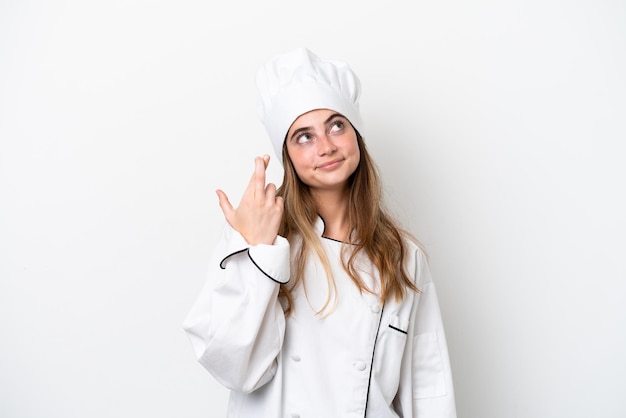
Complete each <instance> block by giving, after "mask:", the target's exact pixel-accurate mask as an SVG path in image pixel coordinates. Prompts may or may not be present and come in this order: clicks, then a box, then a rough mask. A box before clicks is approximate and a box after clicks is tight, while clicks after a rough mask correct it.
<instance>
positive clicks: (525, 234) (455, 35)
mask: <svg viewBox="0 0 626 418" xmlns="http://www.w3.org/2000/svg"><path fill="white" fill-rule="evenodd" d="M298 46H306V47H309V48H310V49H312V50H313V51H314V52H316V53H317V54H319V55H321V56H323V57H326V58H333V59H341V60H346V61H348V62H349V63H350V64H351V66H352V67H353V69H354V70H355V71H356V72H357V74H358V75H359V76H360V78H361V81H362V84H363V89H364V90H363V95H362V101H361V106H362V113H363V116H364V119H365V122H366V130H365V132H364V134H365V139H366V141H367V143H368V144H369V146H370V149H371V151H372V153H373V155H374V157H375V159H376V160H377V161H378V163H379V166H380V169H381V172H382V174H383V180H384V182H385V190H386V195H387V201H388V203H389V205H390V206H391V207H392V208H393V210H394V212H395V213H396V214H397V215H398V216H399V217H400V218H401V219H402V220H403V222H404V223H405V225H406V226H407V227H408V228H409V229H410V230H411V231H412V232H413V233H415V234H416V235H417V236H418V237H419V238H421V240H422V241H423V242H424V244H425V245H426V247H427V248H428V250H429V253H430V257H431V265H432V271H433V276H434V279H435V281H436V283H437V286H438V293H439V296H440V302H441V306H442V313H443V316H444V321H445V323H446V327H447V334H448V342H449V346H450V353H451V361H452V366H453V373H454V378H455V382H454V383H455V388H456V393H457V403H458V411H459V417H462V418H557V417H559V418H560V417H568V418H588V417H594V418H623V417H624V416H626V398H625V397H624V389H625V388H626V361H625V360H624V353H626V303H625V301H626V297H625V294H626V267H625V260H626V257H625V254H626V244H625V239H624V237H625V236H626V215H625V214H626V202H625V200H626V197H625V195H626V164H625V160H626V152H625V145H624V144H625V141H626V127H625V120H626V99H625V98H626V77H625V76H624V75H625V74H626V6H625V5H624V3H623V2H620V1H609V0H573V1H565V0H541V1H540V0H526V1H522V0H512V1H502V2H497V1H493V0H469V1H461V0H444V1H419V2H409V1H389V2H380V1H378V2H374V1H347V2H341V1H316V2H294V1H276V0H274V1H264V2H256V1H247V2H207V1H195V0H182V1H173V0H167V1H165V0H164V1H147V0H146V1H141V0H125V1H79V0H67V1H61V0H54V1H42V0H39V1H37V0H20V1H17V0H3V1H1V2H0V338H1V340H0V416H2V417H7V418H35V417H37V418H39V417H41V418H44V417H45V418H57V417H58V418H84V417H89V418H104V417H115V418H126V417H129V418H130V417H133V418H135V417H151V418H174V417H176V418H179V417H185V418H206V417H223V416H224V414H225V409H226V399H227V393H226V391H225V390H224V389H223V388H221V387H220V386H219V385H218V384H217V383H216V382H215V380H214V379H213V378H212V377H211V376H210V375H209V374H208V373H207V372H206V371H205V370H204V369H202V367H201V366H200V365H199V364H198V363H196V360H195V358H194V355H193V352H192V350H191V346H190V344H189V342H188V341H187V338H186V336H185V335H184V333H183V331H182V328H181V322H182V320H183V318H184V316H185V315H186V313H187V310H188V309H189V307H190V306H191V303H192V302H193V300H194V298H195V296H196V294H197V292H198V291H199V290H200V287H201V286H202V283H203V281H204V273H205V270H206V267H207V262H208V255H209V253H210V252H211V250H212V248H213V245H214V244H215V241H216V239H217V236H218V233H219V232H220V231H221V229H222V227H223V222H224V221H223V218H222V214H221V212H220V210H219V207H218V205H217V197H216V196H215V193H214V191H215V189H217V188H218V187H219V188H223V189H224V190H225V191H226V192H227V193H228V194H229V196H230V197H231V200H232V201H233V202H235V203H236V202H238V201H239V197H240V195H241V192H242V191H243V189H244V187H245V184H246V183H247V181H248V178H249V176H250V174H251V171H252V167H253V158H254V156H255V155H260V154H263V153H270V154H271V147H270V145H269V141H268V140H267V136H266V133H265V131H264V130H263V128H262V126H261V124H260V122H259V121H258V119H257V116H256V92H255V87H254V75H255V72H256V69H257V67H258V66H259V65H261V64H262V63H263V62H264V61H265V60H266V59H268V58H269V57H270V56H272V55H275V54H278V53H281V52H285V51H287V50H288V49H291V48H293V47H298ZM269 177H270V179H271V180H272V181H275V182H278V183H279V182H280V181H281V172H280V170H279V169H278V167H277V166H276V164H271V166H270V172H269Z"/></svg>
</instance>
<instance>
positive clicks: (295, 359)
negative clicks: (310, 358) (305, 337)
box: [291, 354, 300, 362]
mask: <svg viewBox="0 0 626 418" xmlns="http://www.w3.org/2000/svg"><path fill="white" fill-rule="evenodd" d="M291 359H292V360H293V361H295V362H298V361H300V356H299V355H297V354H293V355H292V356H291Z"/></svg>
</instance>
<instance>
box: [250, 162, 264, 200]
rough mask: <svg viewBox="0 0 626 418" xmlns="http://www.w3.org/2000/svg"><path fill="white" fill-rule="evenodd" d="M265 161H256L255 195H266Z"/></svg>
mask: <svg viewBox="0 0 626 418" xmlns="http://www.w3.org/2000/svg"><path fill="white" fill-rule="evenodd" d="M265 167H266V163H265V159H263V158H261V157H256V158H255V159H254V175H253V182H254V194H255V196H256V195H263V194H264V193H265Z"/></svg>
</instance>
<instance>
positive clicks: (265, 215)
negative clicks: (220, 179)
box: [217, 155, 284, 245]
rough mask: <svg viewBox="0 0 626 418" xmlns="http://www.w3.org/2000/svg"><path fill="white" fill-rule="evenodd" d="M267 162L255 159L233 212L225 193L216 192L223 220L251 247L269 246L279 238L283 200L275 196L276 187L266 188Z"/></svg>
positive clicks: (266, 157)
mask: <svg viewBox="0 0 626 418" xmlns="http://www.w3.org/2000/svg"><path fill="white" fill-rule="evenodd" d="M269 161H270V157H269V155H264V156H263V158H261V157H256V158H255V159H254V173H253V174H252V178H251V179H250V183H248V187H247V188H246V190H245V192H244V194H243V197H242V198H241V202H240V203H239V206H238V207H237V208H236V209H235V208H233V206H232V205H231V203H230V201H229V200H228V196H226V193H224V192H223V191H222V190H219V189H218V190H217V196H218V198H219V203H220V208H222V212H224V217H225V218H226V221H227V222H228V223H229V224H230V226H232V227H233V229H235V230H236V231H237V232H239V233H240V234H241V235H242V236H243V237H244V239H245V240H246V241H247V242H248V244H250V245H256V244H272V243H273V242H274V240H275V239H276V236H277V235H278V228H279V227H280V220H281V218H282V216H283V207H284V203H283V198H282V197H280V196H278V197H277V196H276V185H275V184H273V183H269V184H268V185H267V186H266V185H265V170H266V169H267V165H268V164H269Z"/></svg>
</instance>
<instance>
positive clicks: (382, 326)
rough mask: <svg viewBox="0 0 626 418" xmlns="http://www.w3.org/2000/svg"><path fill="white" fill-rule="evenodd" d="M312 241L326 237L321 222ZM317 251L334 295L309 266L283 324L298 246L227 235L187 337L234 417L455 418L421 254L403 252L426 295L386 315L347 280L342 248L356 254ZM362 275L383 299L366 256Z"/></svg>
mask: <svg viewBox="0 0 626 418" xmlns="http://www.w3.org/2000/svg"><path fill="white" fill-rule="evenodd" d="M315 229H316V231H317V232H318V234H319V235H320V236H321V234H322V233H323V230H324V224H323V222H322V220H321V218H319V219H318V220H317V222H316V224H315ZM296 241H297V240H296ZM321 242H322V245H323V248H324V250H325V251H326V253H327V255H328V259H329V261H330V267H331V270H332V273H333V276H334V283H335V284H334V286H333V285H332V284H329V281H328V280H327V278H326V272H325V270H324V268H323V266H322V264H321V262H320V261H319V259H318V258H317V257H316V256H315V255H314V254H312V255H310V256H309V257H308V260H307V264H306V266H305V271H304V280H303V281H301V282H300V283H299V284H298V286H297V287H296V288H295V289H293V291H292V294H293V298H294V300H293V309H292V313H291V314H290V315H289V316H285V314H284V309H283V306H282V305H281V301H280V298H279V296H278V291H279V285H280V284H284V283H287V282H288V281H289V279H290V272H291V268H290V266H291V265H292V262H293V255H294V254H295V253H297V251H295V249H296V248H298V245H299V243H298V242H295V243H293V244H292V245H290V243H289V242H288V241H287V240H286V239H285V238H283V237H281V236H278V237H277V238H276V240H275V242H274V243H273V245H253V246H251V245H249V244H247V242H246V241H245V240H244V238H243V237H242V236H241V235H240V234H239V233H238V232H237V231H235V230H234V229H232V228H231V227H230V226H226V228H225V231H224V236H223V237H222V239H221V240H220V241H219V243H218V245H217V248H216V251H215V252H214V256H213V261H212V263H211V265H210V267H209V274H208V279H207V281H206V284H205V286H204V287H203V289H202V290H201V292H200V294H199V296H198V298H197V299H196V301H195V303H194V304H193V306H192V309H191V311H190V312H189V314H188V315H187V317H186V319H185V321H184V324H183V328H184V329H185V331H186V332H187V335H188V337H189V339H190V341H191V344H192V347H193V349H194V351H195V354H196V356H197V358H198V361H199V362H200V363H201V364H202V365H203V366H204V367H205V368H206V369H207V370H208V371H209V372H210V373H211V374H212V375H213V376H214V377H215V378H216V379H217V380H218V381H219V382H221V383H222V384H223V385H224V386H226V387H227V388H229V389H231V393H230V399H229V402H228V413H227V416H228V417H229V418H235V417H237V418H239V417H244V418H247V417H255V418H258V417H267V418H274V417H276V418H278V417H281V418H282V417H292V418H297V417H299V418H308V417H314V418H339V417H346V418H348V417H354V418H357V417H373V418H386V417H406V418H411V417H413V418H454V417H456V408H455V400H454V389H453V382H452V374H451V370H450V362H449V357H448V348H447V344H446V337H445V333H444V327H443V322H442V318H441V314H440V310H439V304H438V300H437V294H436V291H435V286H434V284H433V281H432V279H431V275H430V272H429V269H428V263H427V260H426V258H425V255H424V254H423V252H422V251H421V250H420V249H419V247H417V245H415V244H414V243H412V242H411V241H407V245H408V248H409V251H408V254H407V255H408V257H407V260H406V271H407V272H408V273H409V275H410V276H411V278H412V279H413V280H414V283H415V284H416V285H417V287H418V288H419V292H414V291H408V292H407V293H408V294H407V295H406V296H405V297H404V298H403V299H402V300H396V299H395V297H394V296H390V297H389V298H387V300H386V301H384V303H381V300H380V298H379V297H378V296H376V294H372V293H369V292H366V291H359V289H358V288H357V287H356V285H355V284H354V282H352V280H351V279H350V277H349V276H348V275H347V273H346V272H345V270H344V269H343V267H342V264H341V258H340V257H341V248H342V246H344V245H349V244H344V243H341V242H338V241H335V240H332V239H328V238H321ZM357 266H358V269H359V271H360V273H361V277H362V278H363V280H364V281H365V283H366V284H367V285H368V286H369V287H370V288H371V289H374V290H376V289H377V286H378V283H379V281H378V277H379V276H378V273H377V271H376V268H375V267H374V265H373V264H372V263H371V262H370V261H369V259H368V258H367V256H366V255H364V254H359V258H358V259H357ZM331 283H332V282H331ZM329 295H330V303H329V304H328V307H327V309H326V310H324V311H322V312H320V309H321V308H322V307H323V306H324V303H325V302H326V301H327V300H329V299H328V298H329Z"/></svg>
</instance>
